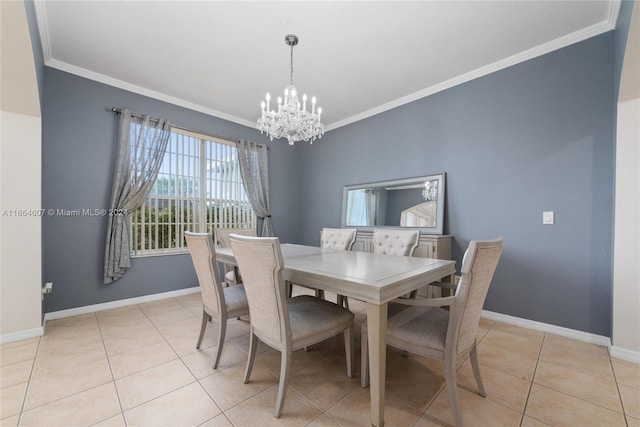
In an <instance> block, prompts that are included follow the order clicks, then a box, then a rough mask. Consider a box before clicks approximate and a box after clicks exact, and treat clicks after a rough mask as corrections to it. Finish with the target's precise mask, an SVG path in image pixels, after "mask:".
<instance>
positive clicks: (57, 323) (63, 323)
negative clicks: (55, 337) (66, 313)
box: [45, 313, 98, 336]
mask: <svg viewBox="0 0 640 427" xmlns="http://www.w3.org/2000/svg"><path fill="white" fill-rule="evenodd" d="M97 326H98V321H97V318H96V314H95V313H87V314H80V315H77V316H70V317H63V318H61V319H54V320H49V321H47V333H46V335H49V334H51V333H55V332H56V330H57V329H66V328H69V329H84V328H95V327H97ZM46 335H45V336H46Z"/></svg>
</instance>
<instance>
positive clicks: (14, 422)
mask: <svg viewBox="0 0 640 427" xmlns="http://www.w3.org/2000/svg"><path fill="white" fill-rule="evenodd" d="M19 420H20V415H14V416H12V417H7V418H2V419H0V427H17V426H18V421H19Z"/></svg>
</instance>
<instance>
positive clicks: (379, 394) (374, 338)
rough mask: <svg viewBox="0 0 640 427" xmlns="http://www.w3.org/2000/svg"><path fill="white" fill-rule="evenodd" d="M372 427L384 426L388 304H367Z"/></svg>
mask: <svg viewBox="0 0 640 427" xmlns="http://www.w3.org/2000/svg"><path fill="white" fill-rule="evenodd" d="M367 331H368V333H367V337H368V339H369V378H370V380H369V381H370V389H371V390H370V391H371V425H373V426H375V427H383V426H384V400H385V394H384V391H385V379H386V377H385V375H386V365H387V304H386V303H385V304H382V305H378V304H373V303H367Z"/></svg>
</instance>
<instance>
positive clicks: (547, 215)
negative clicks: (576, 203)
mask: <svg viewBox="0 0 640 427" xmlns="http://www.w3.org/2000/svg"><path fill="white" fill-rule="evenodd" d="M542 223H543V224H545V225H552V224H554V223H555V215H554V213H553V211H551V212H542Z"/></svg>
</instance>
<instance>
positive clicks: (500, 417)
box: [426, 387, 522, 427]
mask: <svg viewBox="0 0 640 427" xmlns="http://www.w3.org/2000/svg"><path fill="white" fill-rule="evenodd" d="M457 394H458V406H459V407H460V412H461V413H462V418H463V420H467V421H466V422H467V423H472V424H471V425H477V426H489V425H490V426H492V427H501V426H505V427H506V426H519V425H520V419H521V418H522V414H521V413H520V412H518V411H514V410H513V409H511V408H507V407H506V406H503V405H500V404H499V403H496V402H494V401H492V400H490V399H487V398H484V397H482V396H479V395H478V394H476V393H472V392H470V391H467V390H465V389H463V388H460V387H458V389H457ZM426 414H427V415H430V416H432V417H433V418H436V419H438V420H441V421H444V422H445V423H447V424H449V425H455V422H454V418H453V411H452V410H451V406H450V405H449V397H448V393H447V389H446V387H445V389H443V390H442V392H440V394H439V395H438V397H437V398H436V400H435V402H433V404H432V405H431V406H430V407H429V409H427V412H426Z"/></svg>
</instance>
